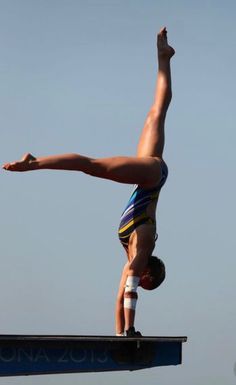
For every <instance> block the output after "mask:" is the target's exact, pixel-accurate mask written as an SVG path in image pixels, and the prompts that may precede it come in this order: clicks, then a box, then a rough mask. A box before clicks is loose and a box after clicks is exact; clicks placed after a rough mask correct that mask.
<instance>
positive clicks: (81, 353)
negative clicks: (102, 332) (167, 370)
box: [0, 335, 187, 376]
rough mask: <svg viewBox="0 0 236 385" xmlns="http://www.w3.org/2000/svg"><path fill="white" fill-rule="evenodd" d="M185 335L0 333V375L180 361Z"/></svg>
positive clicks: (126, 367) (125, 367)
mask: <svg viewBox="0 0 236 385" xmlns="http://www.w3.org/2000/svg"><path fill="white" fill-rule="evenodd" d="M186 341H187V337H159V336H157V337H156V336H144V337H135V338H133V337H115V336H91V335H89V336H77V335H0V376H19V375H33V374H50V373H51V374H53V373H78V372H104V371H115V370H118V371H119V370H138V369H145V368H150V367H155V366H167V365H179V364H181V363H182V343H183V342H186Z"/></svg>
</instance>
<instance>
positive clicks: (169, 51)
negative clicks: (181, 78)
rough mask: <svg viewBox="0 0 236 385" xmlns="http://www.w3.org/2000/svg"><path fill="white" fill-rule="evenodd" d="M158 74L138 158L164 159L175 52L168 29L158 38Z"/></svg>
mask: <svg viewBox="0 0 236 385" xmlns="http://www.w3.org/2000/svg"><path fill="white" fill-rule="evenodd" d="M157 50H158V63H159V68H158V74H157V84H156V92H155V98H154V103H153V105H152V107H151V109H150V111H149V113H148V115H147V118H146V121H145V124H144V128H143V131H142V133H141V137H140V140H139V143H138V149H137V156H139V157H143V156H154V157H160V158H161V157H162V153H163V149H164V142H165V133H164V123H165V117H166V113H167V110H168V107H169V104H170V101H171V97H172V90H171V70H170V59H171V57H172V56H173V55H174V53H175V51H174V49H173V48H172V47H170V46H169V45H168V41H167V31H166V28H162V29H161V31H160V33H159V34H158V36H157Z"/></svg>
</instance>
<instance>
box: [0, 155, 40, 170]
mask: <svg viewBox="0 0 236 385" xmlns="http://www.w3.org/2000/svg"><path fill="white" fill-rule="evenodd" d="M35 160H36V158H35V157H34V156H33V155H31V154H25V155H24V156H23V158H22V159H21V160H19V161H17V162H12V163H6V164H4V165H3V166H2V168H3V169H4V170H7V171H30V170H33V167H32V164H33V161H35Z"/></svg>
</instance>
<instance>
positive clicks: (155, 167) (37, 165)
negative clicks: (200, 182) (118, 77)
mask: <svg viewBox="0 0 236 385" xmlns="http://www.w3.org/2000/svg"><path fill="white" fill-rule="evenodd" d="M3 168H4V169H5V170H7V171H21V172H23V171H33V170H41V169H49V170H69V171H81V172H84V173H86V174H89V175H91V176H95V177H98V178H103V179H109V180H113V181H116V182H120V183H128V184H139V185H141V186H144V187H145V186H147V187H148V186H150V185H155V184H156V183H157V182H158V181H159V178H160V168H159V163H158V162H157V161H156V159H153V158H150V157H146V158H145V157H144V158H139V157H128V156H116V157H111V158H97V159H93V158H89V157H87V156H83V155H80V154H63V155H53V156H46V157H40V158H35V157H34V156H33V155H31V154H26V155H24V156H23V158H22V159H21V160H20V161H17V162H12V163H6V164H5V165H4V166H3Z"/></svg>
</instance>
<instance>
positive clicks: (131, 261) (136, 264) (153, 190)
mask: <svg viewBox="0 0 236 385" xmlns="http://www.w3.org/2000/svg"><path fill="white" fill-rule="evenodd" d="M174 53H175V51H174V49H173V48H172V47H171V46H169V44H168V41H167V31H166V28H162V29H161V31H160V32H159V34H158V36H157V56H158V64H159V68H158V74H157V84H156V91H155V98H154V102H153V105H152V106H151V108H150V111H149V112H148V115H147V118H146V121H145V124H144V128H143V130H142V133H141V137H140V139H139V143H138V148H137V154H136V156H135V157H124V156H117V157H112V158H97V159H94V158H89V157H86V156H82V155H79V154H64V155H56V156H48V157H41V158H36V157H34V156H33V155H31V154H26V155H24V156H23V158H22V159H21V160H20V161H16V162H12V163H6V164H5V165H4V166H3V168H4V169H5V170H7V171H32V170H39V169H57V170H74V171H82V172H84V173H86V174H89V175H91V176H94V177H98V178H104V179H109V180H113V181H116V182H120V183H128V184H134V185H135V188H134V191H133V193H132V195H131V197H130V199H129V202H128V204H127V207H126V209H125V210H124V212H123V214H122V217H121V222H120V226H119V239H120V241H121V243H122V245H123V246H124V248H125V251H126V254H127V258H128V262H127V263H126V264H125V266H124V269H123V272H122V276H121V281H120V286H119V290H118V296H117V300H116V335H117V336H123V335H126V336H130V337H135V336H141V333H140V332H138V331H135V328H134V318H135V309H136V302H137V298H138V295H137V288H138V286H139V285H140V286H142V287H143V288H145V289H148V290H152V289H154V288H156V287H157V286H159V285H160V284H161V282H162V281H163V280H164V278H165V267H164V264H163V263H162V261H161V260H160V259H158V258H156V257H153V256H152V252H153V250H154V247H155V241H156V238H157V236H156V225H155V212H156V205H157V201H158V197H159V193H160V190H161V188H162V186H163V185H164V183H165V181H166V179H167V174H168V169H167V166H166V163H165V162H164V160H163V158H162V154H163V149H164V139H165V138H164V123H165V117H166V113H167V110H168V107H169V104H170V101H171V97H172V91H171V71H170V59H171V57H172V56H173V55H174Z"/></svg>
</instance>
